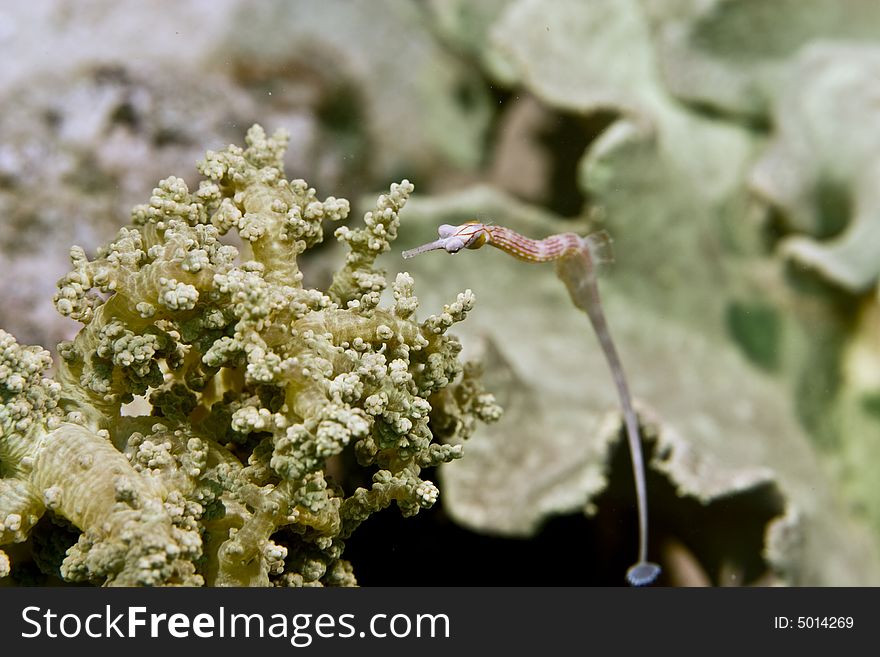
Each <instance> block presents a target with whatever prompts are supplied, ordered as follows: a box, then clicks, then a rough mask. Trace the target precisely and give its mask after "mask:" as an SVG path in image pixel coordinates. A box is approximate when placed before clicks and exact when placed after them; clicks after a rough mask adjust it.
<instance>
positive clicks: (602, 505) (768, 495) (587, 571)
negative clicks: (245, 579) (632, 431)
mask: <svg viewBox="0 0 880 657" xmlns="http://www.w3.org/2000/svg"><path fill="white" fill-rule="evenodd" d="M624 445H625V443H623V442H620V443H618V444H617V445H616V447H615V448H614V450H613V455H612V458H611V469H610V475H609V482H610V483H609V486H608V488H607V489H606V490H605V491H604V492H603V493H602V494H601V495H599V496H598V497H597V498H596V499H595V500H594V502H595V504H596V508H597V513H596V514H595V515H594V516H592V517H585V516H583V515H581V514H578V513H574V514H569V515H563V516H557V517H553V518H551V519H549V520H548V521H547V522H545V523H544V525H543V526H542V527H541V529H540V530H539V532H538V533H537V535H536V536H534V537H533V538H530V539H518V538H506V537H501V536H490V535H485V534H480V533H478V532H474V531H470V530H468V529H465V528H463V527H461V526H459V525H457V524H456V523H455V522H454V521H453V520H452V519H450V517H449V516H448V514H447V513H446V512H445V511H444V510H443V509H442V507H441V506H440V505H439V504H438V505H437V506H436V507H434V508H433V509H431V510H428V511H422V512H421V513H419V514H418V515H417V516H416V517H414V518H402V517H401V515H400V512H399V511H398V510H397V509H395V508H390V509H386V510H385V511H382V512H381V513H378V514H375V515H374V516H372V517H371V518H370V519H368V520H367V521H366V522H365V523H364V524H363V525H362V526H361V527H360V528H359V529H358V532H357V533H356V534H355V535H354V536H353V537H352V538H351V539H349V540H348V541H347V544H346V552H345V556H346V558H347V559H349V560H350V561H351V562H352V564H353V566H354V572H355V575H356V576H357V578H358V582H359V583H360V584H361V585H363V586H371V585H373V586H379V585H383V586H395V585H397V586H406V585H408V586H413V585H425V586H432V585H434V586H440V585H445V586H464V585H479V586H523V585H525V586H538V585H542V586H543V585H548V586H618V585H619V586H624V585H625V581H624V574H625V572H626V569H627V568H628V567H629V566H630V565H632V563H633V561H634V560H635V555H636V546H637V531H638V530H637V517H636V511H635V500H634V494H633V486H632V470H631V465H630V461H629V453H628V451H627V449H626V448H625V447H624ZM424 476H425V477H426V478H429V479H430V478H432V476H431V474H430V473H428V474H425V475H424ZM648 491H649V496H650V501H649V504H650V522H651V533H650V536H651V542H650V548H649V553H650V556H651V558H652V559H655V560H660V562H661V565H663V566H664V573H663V574H662V575H661V579H660V580H659V582H658V584H659V585H669V584H682V583H687V582H686V581H684V582H683V581H682V580H683V577H684V576H683V575H682V574H681V573H679V572H677V571H676V567H675V566H674V565H672V566H670V565H667V564H666V563H664V562H663V559H662V558H661V557H662V553H661V549H662V548H663V546H664V545H667V544H670V543H675V544H676V545H683V546H685V547H686V548H687V550H688V551H689V553H690V554H691V555H693V557H694V558H695V560H696V561H697V563H698V567H699V569H700V570H702V571H703V572H704V573H705V575H706V577H707V579H708V580H709V581H710V582H711V583H712V584H716V585H717V584H730V583H738V584H750V583H755V582H761V581H765V580H764V578H765V577H766V576H767V574H768V571H769V567H768V564H767V563H766V561H765V560H764V557H763V551H764V534H765V531H766V528H767V525H768V523H769V522H770V521H771V520H773V519H774V518H776V517H778V516H779V515H781V514H782V513H783V511H784V500H783V497H782V495H781V494H780V492H779V490H778V489H777V487H776V486H775V484H772V483H767V484H764V485H760V486H756V487H755V488H752V489H750V490H746V491H743V492H740V493H736V494H732V495H730V496H727V497H722V498H719V499H716V500H714V501H713V502H711V503H709V504H703V503H702V502H701V501H699V500H698V499H695V498H693V497H689V496H685V497H681V496H679V495H678V492H677V490H676V487H675V485H674V484H673V483H672V482H671V481H670V480H669V479H668V477H666V476H665V475H664V474H662V473H660V472H658V471H656V470H651V471H649V473H648ZM441 499H442V493H441ZM427 563H430V564H432V565H431V566H430V567H426V564H427ZM724 577H727V578H728V581H723V582H722V581H721V579H722V578H724ZM731 579H733V580H734V581H730V580H731Z"/></svg>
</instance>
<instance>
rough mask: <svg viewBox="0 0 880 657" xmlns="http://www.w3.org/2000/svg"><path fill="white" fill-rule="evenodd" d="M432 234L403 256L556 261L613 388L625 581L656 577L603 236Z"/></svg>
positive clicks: (497, 230)
mask: <svg viewBox="0 0 880 657" xmlns="http://www.w3.org/2000/svg"><path fill="white" fill-rule="evenodd" d="M437 232H438V235H439V237H438V239H436V240H434V241H433V242H429V243H427V244H424V245H422V246H419V247H417V248H415V249H410V250H408V251H404V252H403V254H402V255H403V257H404V258H412V257H414V256H417V255H419V254H421V253H425V252H427V251H436V250H440V249H443V250H445V251H446V252H447V253H458V252H459V251H460V250H461V249H479V248H480V247H482V246H485V245H487V244H488V245H489V246H494V247H495V248H497V249H500V250H501V251H504V252H505V253H507V254H509V255H512V256H513V257H515V258H517V259H518V260H522V261H524V262H533V263H541V262H555V263H556V273H557V275H558V276H559V278H561V279H562V281H563V282H564V283H565V285H566V287H567V288H568V292H569V294H570V295H571V299H572V301H573V302H574V304H575V306H577V307H578V308H580V309H581V310H583V311H584V312H586V313H587V316H588V317H589V318H590V323H591V324H592V326H593V330H594V331H595V333H596V337H597V338H598V340H599V344H600V346H601V347H602V351H603V353H604V355H605V359H606V361H607V362H608V367H609V369H610V370H611V375H612V378H613V379H614V384H615V387H616V388H617V396H618V398H619V400H620V406H621V409H622V411H623V418H624V425H625V426H626V435H627V442H628V444H629V452H630V460H631V462H632V469H633V477H634V480H635V487H636V505H637V509H638V518H639V548H638V559H637V561H636V563H635V564H634V565H633V566H631V567H630V568H629V569H628V570H627V573H626V578H627V581H628V582H629V583H630V584H632V585H633V586H645V585H647V584H650V583H651V582H653V581H654V580H655V579H656V578H657V576H658V575H659V574H660V566H658V565H657V564H655V563H652V562H650V561H648V495H647V485H646V483H645V464H644V456H643V454H642V443H641V440H640V437H639V423H638V418H637V416H636V412H635V410H634V409H633V405H632V398H631V396H630V392H629V386H628V384H627V381H626V375H625V374H624V371H623V365H622V363H621V362H620V357H619V356H618V354H617V349H616V347H615V345H614V341H613V340H612V338H611V331H610V330H609V328H608V322H607V321H606V319H605V313H604V311H603V310H602V303H601V299H600V297H599V286H598V284H597V280H596V279H597V277H596V265H597V264H600V263H602V262H607V261H608V260H610V239H609V237H608V234H607V233H605V232H604V231H602V232H599V233H593V234H591V235H587V236H586V237H582V236H580V235H578V234H576V233H559V234H557V235H550V236H549V237H546V238H544V239H542V240H535V239H531V238H529V237H526V236H524V235H521V234H520V233H517V232H516V231H514V230H511V229H510V228H507V227H505V226H498V225H496V224H485V223H480V222H476V221H474V222H469V223H465V224H461V225H459V226H452V225H450V224H443V225H442V226H440V228H439V229H438V231H437Z"/></svg>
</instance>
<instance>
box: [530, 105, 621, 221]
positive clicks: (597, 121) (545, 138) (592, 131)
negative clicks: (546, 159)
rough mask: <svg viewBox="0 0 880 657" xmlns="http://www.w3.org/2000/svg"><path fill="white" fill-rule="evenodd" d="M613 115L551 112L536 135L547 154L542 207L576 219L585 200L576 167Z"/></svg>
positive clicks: (612, 113)
mask: <svg viewBox="0 0 880 657" xmlns="http://www.w3.org/2000/svg"><path fill="white" fill-rule="evenodd" d="M616 116H617V115H616V114H615V113H614V112H595V113H592V114H590V115H588V116H582V115H580V114H574V113H571V112H561V111H554V112H549V113H548V118H547V121H546V122H545V124H544V125H543V126H542V129H541V130H540V132H539V133H538V135H537V141H538V142H539V144H540V145H541V146H542V147H543V148H544V149H546V152H547V153H549V155H550V170H549V171H548V180H547V196H546V198H545V200H544V205H545V206H546V207H547V208H548V209H549V210H551V211H553V212H555V213H556V214H559V215H562V216H563V217H575V216H578V215H580V214H581V213H582V212H583V209H584V203H585V201H586V197H585V196H584V194H583V192H582V191H581V187H580V184H579V182H578V164H579V163H580V161H581V158H582V157H583V155H584V153H585V152H586V150H587V148H588V147H589V145H590V144H591V143H592V142H593V141H594V140H595V139H596V138H597V137H598V136H599V135H600V134H602V132H603V131H604V130H605V129H606V128H607V127H608V126H609V125H611V124H612V123H613V122H614V120H615V118H616Z"/></svg>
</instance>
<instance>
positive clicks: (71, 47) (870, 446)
mask: <svg viewBox="0 0 880 657" xmlns="http://www.w3.org/2000/svg"><path fill="white" fill-rule="evenodd" d="M0 47H2V49H3V51H4V52H6V53H15V54H14V56H7V57H4V58H0V228H2V230H0V586H57V585H80V586H82V585H93V586H168V585H172V586H173V585H177V586H248V587H265V586H278V587H300V586H356V585H360V586H627V585H636V586H643V585H653V586H680V587H697V586H877V585H880V476H878V474H877V471H878V468H880V285H878V275H880V3H878V2H877V1H876V0H772V1H768V0H480V1H479V2H469V1H467V0H380V1H376V2H365V1H361V2H358V1H357V0H323V1H321V0H266V1H264V2H259V3H252V2H245V1H244V0H212V1H210V2H208V1H206V0H188V1H184V2H181V1H172V0H158V1H156V2H151V3H137V4H134V3H116V2H111V1H110V0H87V1H84V2H78V3H68V2H64V1H63V0H46V1H45V2H34V3H2V4H0Z"/></svg>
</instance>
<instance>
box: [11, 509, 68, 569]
mask: <svg viewBox="0 0 880 657" xmlns="http://www.w3.org/2000/svg"><path fill="white" fill-rule="evenodd" d="M79 536H80V531H79V530H78V529H77V528H76V527H74V526H73V525H72V524H70V522H68V521H67V520H65V519H64V518H61V517H59V516H56V515H55V514H54V513H52V512H51V511H47V512H46V513H45V514H44V515H43V517H42V518H40V520H39V521H38V522H37V524H36V525H34V528H33V529H32V530H31V531H30V535H29V539H30V540H29V541H28V543H27V544H21V545H4V546H3V549H4V550H5V551H7V552H9V553H10V556H12V557H13V558H12V573H11V577H10V579H11V581H12V582H13V583H14V584H15V585H17V586H59V585H64V586H71V585H72V584H71V583H70V582H65V581H63V580H62V579H61V562H62V561H63V560H64V557H65V555H66V553H67V550H68V549H69V548H70V547H72V546H73V545H75V544H76V542H77V541H78V540H79Z"/></svg>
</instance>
